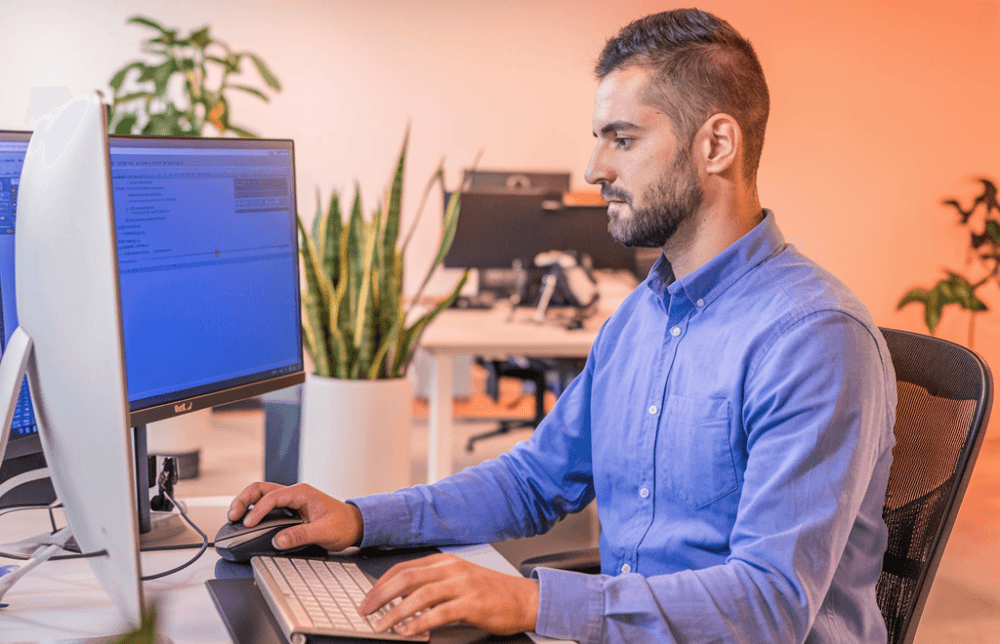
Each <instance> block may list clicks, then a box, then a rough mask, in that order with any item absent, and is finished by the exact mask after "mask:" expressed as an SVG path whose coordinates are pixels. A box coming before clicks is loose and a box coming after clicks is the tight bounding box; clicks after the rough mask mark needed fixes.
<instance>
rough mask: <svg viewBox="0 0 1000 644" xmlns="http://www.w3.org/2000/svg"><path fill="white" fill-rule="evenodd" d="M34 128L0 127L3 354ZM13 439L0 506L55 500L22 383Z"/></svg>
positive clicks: (11, 317) (0, 474)
mask: <svg viewBox="0 0 1000 644" xmlns="http://www.w3.org/2000/svg"><path fill="white" fill-rule="evenodd" d="M30 138H31V133H30V132H4V131H0V355H2V352H3V351H6V349H7V341H8V340H10V335H11V334H12V333H13V332H14V329H16V328H17V307H16V303H17V299H16V295H15V291H14V215H15V212H16V210H17V190H18V185H19V184H20V182H21V166H22V165H23V164H24V155H25V152H26V151H27V149H28V141H29V139H30ZM9 440H10V443H9V444H8V446H7V452H6V455H5V457H4V462H3V464H2V465H0V507H8V506H14V505H35V504H46V503H50V502H51V501H53V500H54V499H55V492H54V491H53V490H52V483H51V481H49V479H48V469H47V468H46V466H45V457H44V456H43V454H42V445H41V442H40V441H39V440H38V426H37V425H36V423H35V412H34V409H33V408H32V404H31V396H30V394H29V393H28V379H27V378H25V379H24V381H23V383H22V385H21V392H20V394H19V396H18V399H17V407H16V408H15V411H14V418H13V421H12V423H11V429H10V439H9Z"/></svg>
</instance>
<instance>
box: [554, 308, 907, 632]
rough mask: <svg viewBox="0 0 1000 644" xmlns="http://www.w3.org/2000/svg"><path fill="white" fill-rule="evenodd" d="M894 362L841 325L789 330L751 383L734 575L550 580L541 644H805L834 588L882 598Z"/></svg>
mask: <svg viewBox="0 0 1000 644" xmlns="http://www.w3.org/2000/svg"><path fill="white" fill-rule="evenodd" d="M883 346H884V345H883ZM885 358H886V359H888V356H887V355H886V356H885ZM882 359H883V356H882V355H880V351H879V349H878V344H877V343H876V341H875V340H874V338H873V337H872V335H871V332H870V331H869V330H868V329H867V328H866V327H865V326H864V325H862V324H861V323H859V322H857V321H856V320H854V319H853V318H851V317H849V316H847V315H845V314H842V313H834V312H819V313H813V314H810V315H809V316H807V317H805V318H803V319H802V320H800V321H799V322H798V323H796V324H795V325H793V327H792V328H789V329H786V330H785V331H784V332H783V333H782V334H780V336H779V337H777V339H776V340H775V341H774V342H773V344H772V345H771V346H770V348H768V349H766V350H765V351H764V354H763V357H762V358H761V359H760V360H759V362H757V363H756V367H755V368H751V370H750V371H749V372H748V374H747V377H746V383H745V396H744V400H743V404H742V415H743V423H744V428H745V432H746V434H747V436H746V438H747V452H748V462H747V468H746V471H745V473H744V481H743V488H742V493H741V497H740V503H739V509H738V514H737V517H736V521H735V525H734V528H733V531H732V534H731V538H730V554H729V556H728V557H727V559H726V560H725V563H724V564H721V565H717V566H712V567H709V568H705V569H701V570H684V571H681V572H677V573H672V574H665V575H658V576H650V577H644V576H642V575H640V574H636V573H627V574H620V575H615V576H611V575H598V576H589V575H582V574H579V573H571V572H564V571H554V570H544V569H540V570H537V571H536V576H537V577H538V579H539V586H540V601H539V616H538V626H537V629H536V630H537V632H538V633H540V634H543V635H548V636H552V637H560V638H567V639H574V640H577V641H579V642H586V643H592V642H593V643H596V642H803V641H805V639H806V637H807V636H808V634H809V632H810V630H811V628H812V625H813V623H814V620H815V618H816V615H817V614H818V612H819V611H820V610H821V607H822V606H823V605H824V602H825V601H826V600H827V595H828V592H830V588H831V581H832V580H833V578H834V575H835V574H838V575H845V576H846V577H848V579H846V580H845V583H846V584H847V585H848V586H851V585H852V584H853V587H854V589H855V590H857V589H863V588H865V587H868V588H873V587H874V582H875V579H877V577H878V571H879V568H880V563H881V558H882V552H883V551H884V549H885V526H884V523H882V519H881V509H882V502H883V500H884V496H885V486H886V482H887V480H888V474H889V465H890V462H891V457H890V450H891V447H892V418H893V410H894V407H895V396H894V394H893V392H894V388H893V387H892V383H887V382H886V380H887V378H888V376H887V374H891V370H889V371H887V370H885V369H884V367H883V365H882ZM857 592H859V593H861V592H862V591H861V590H857ZM834 601H836V598H834ZM871 601H874V596H872V597H871Z"/></svg>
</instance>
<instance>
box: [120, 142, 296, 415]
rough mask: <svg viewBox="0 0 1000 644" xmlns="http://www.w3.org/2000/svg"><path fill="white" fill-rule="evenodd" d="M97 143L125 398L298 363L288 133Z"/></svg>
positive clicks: (151, 398) (185, 392) (230, 381)
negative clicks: (103, 167)
mask: <svg viewBox="0 0 1000 644" xmlns="http://www.w3.org/2000/svg"><path fill="white" fill-rule="evenodd" d="M109 147H110V162H111V174H112V185H113V198H114V208H115V223H116V227H117V230H116V233H117V239H118V262H119V272H120V277H121V300H122V326H123V329H124V340H125V342H124V345H125V368H126V369H125V371H126V376H127V380H128V398H129V406H130V409H131V410H132V411H135V410H137V409H144V408H147V407H152V406H155V405H159V404H164V403H169V402H172V401H176V400H180V399H183V398H188V397H191V396H195V395H200V394H204V393H210V392H214V391H219V390H222V389H225V388H228V387H232V386H236V385H242V384H247V383H252V382H256V381H260V380H265V379H268V378H271V377H274V376H278V375H281V374H284V373H290V372H293V371H298V370H301V369H302V342H301V326H300V317H299V300H298V298H299V285H298V284H299V282H298V252H297V243H296V228H295V212H296V211H295V182H294V165H293V154H292V144H291V142H290V141H262V140H245V139H157V138H140V137H110V140H109Z"/></svg>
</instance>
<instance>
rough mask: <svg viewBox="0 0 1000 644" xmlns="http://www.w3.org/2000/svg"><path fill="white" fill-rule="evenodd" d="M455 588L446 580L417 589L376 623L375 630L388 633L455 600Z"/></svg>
mask: <svg viewBox="0 0 1000 644" xmlns="http://www.w3.org/2000/svg"><path fill="white" fill-rule="evenodd" d="M453 586H454V585H453V584H451V583H449V580H444V581H441V582H431V583H428V584H425V585H422V586H420V587H418V588H415V589H414V590H413V592H411V593H409V594H408V595H406V596H405V597H404V598H403V600H402V601H400V602H399V603H398V604H396V605H395V606H393V607H392V608H391V609H390V610H388V611H387V612H386V614H385V615H383V616H382V617H381V618H380V619H379V620H378V622H376V624H375V630H377V631H387V630H389V629H390V628H391V627H392V626H394V625H396V624H399V623H400V622H402V621H404V620H406V619H408V618H410V617H413V616H414V615H415V614H416V613H418V612H420V611H425V612H426V611H427V610H428V609H430V608H432V607H434V606H437V605H438V604H441V603H442V602H446V601H448V600H451V599H454V598H455V596H456V593H455V589H454V587H453Z"/></svg>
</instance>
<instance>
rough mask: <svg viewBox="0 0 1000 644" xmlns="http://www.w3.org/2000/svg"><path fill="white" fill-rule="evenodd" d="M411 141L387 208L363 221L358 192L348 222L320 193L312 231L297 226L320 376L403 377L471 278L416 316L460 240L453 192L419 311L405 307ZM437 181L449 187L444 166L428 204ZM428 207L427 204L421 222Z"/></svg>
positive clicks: (306, 315)
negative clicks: (423, 338) (404, 216)
mask: <svg viewBox="0 0 1000 644" xmlns="http://www.w3.org/2000/svg"><path fill="white" fill-rule="evenodd" d="M408 140H409V133H407V136H406V137H405V138H404V141H403V149H402V151H401V152H400V155H399V161H398V162H397V163H396V170H395V174H394V175H393V178H392V184H391V186H390V188H389V191H388V195H387V197H386V200H385V203H384V204H383V205H382V206H381V207H379V208H378V209H376V211H375V213H374V215H373V216H372V218H371V220H370V221H365V219H364V217H363V214H362V206H361V195H360V189H359V188H358V187H355V190H354V201H353V204H352V206H351V212H350V216H349V218H348V220H347V221H346V222H344V220H343V217H342V213H341V207H340V197H339V196H338V195H337V193H336V192H334V194H333V196H332V197H331V198H330V203H329V206H328V207H327V210H326V212H325V213H324V212H323V211H322V205H321V203H320V199H319V195H318V194H317V204H316V218H315V220H314V221H313V226H312V230H311V232H307V231H306V227H305V225H304V224H303V223H302V219H301V218H299V220H298V228H299V237H300V242H301V243H300V251H301V254H302V259H303V264H304V274H305V290H304V292H303V297H302V305H303V306H302V308H303V322H302V330H303V338H304V340H305V342H304V343H305V347H306V350H307V351H308V352H309V355H310V357H311V358H312V360H313V363H315V365H316V374H317V375H320V376H328V377H334V378H350V379H376V378H397V377H401V376H402V375H404V374H405V373H406V368H407V366H408V365H409V363H410V361H411V359H412V358H413V352H414V351H415V350H416V347H417V342H418V340H419V338H420V335H421V333H423V330H424V328H425V327H426V326H427V324H428V323H429V322H430V321H431V320H433V319H434V317H435V316H437V315H438V314H439V313H440V312H441V311H443V310H444V309H445V308H447V307H448V306H450V305H451V304H452V303H453V302H454V301H455V298H457V297H458V293H459V291H460V290H461V288H462V286H463V285H464V284H465V281H466V279H467V278H468V271H466V272H465V274H463V275H462V278H461V279H460V280H459V282H458V284H457V285H456V286H455V288H454V289H453V290H452V291H451V293H450V294H449V295H448V296H447V297H446V298H444V299H443V300H442V301H441V302H439V303H438V304H437V305H436V306H434V307H433V308H431V309H430V310H429V311H427V312H425V313H423V314H422V315H413V314H414V313H415V310H414V309H413V306H415V305H416V303H419V302H420V298H421V295H422V294H423V291H424V288H425V287H426V286H427V283H428V281H429V280H430V277H431V274H432V273H433V271H434V269H435V268H436V267H437V266H438V265H439V264H440V263H441V262H442V261H443V260H444V256H445V253H447V252H448V248H449V247H450V246H451V242H452V240H453V239H454V237H455V228H456V226H457V225H458V213H459V199H460V196H459V193H458V192H455V193H452V195H451V197H450V198H449V199H448V202H447V206H446V208H445V217H444V233H443V235H442V239H441V244H440V246H439V247H438V251H437V255H436V256H435V258H434V262H433V264H431V266H430V268H429V269H428V270H427V274H426V275H425V276H424V279H423V281H422V282H421V283H420V287H419V288H418V290H417V293H416V295H415V297H414V298H413V302H414V305H411V306H407V305H406V303H405V302H404V300H403V253H404V252H405V250H406V246H407V245H408V244H409V241H410V239H411V238H412V236H413V230H412V229H411V230H410V233H409V234H408V235H407V237H406V238H405V240H404V241H403V243H402V245H401V246H400V247H399V248H397V242H398V240H399V230H400V212H401V198H402V194H403V169H404V166H405V162H406V146H407V141H408ZM438 182H440V183H441V184H442V186H443V182H444V172H443V170H442V168H440V167H439V168H438V170H437V172H436V173H435V174H434V176H433V177H432V179H431V181H430V182H429V183H428V184H427V189H426V190H425V192H424V199H425V200H426V196H427V194H428V193H429V192H430V189H431V188H432V187H433V185H434V184H435V183H438ZM422 208H423V204H421V208H420V210H418V216H417V221H419V213H420V211H422ZM417 221H414V224H413V226H414V228H415V227H416V224H417ZM411 318H416V319H411Z"/></svg>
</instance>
